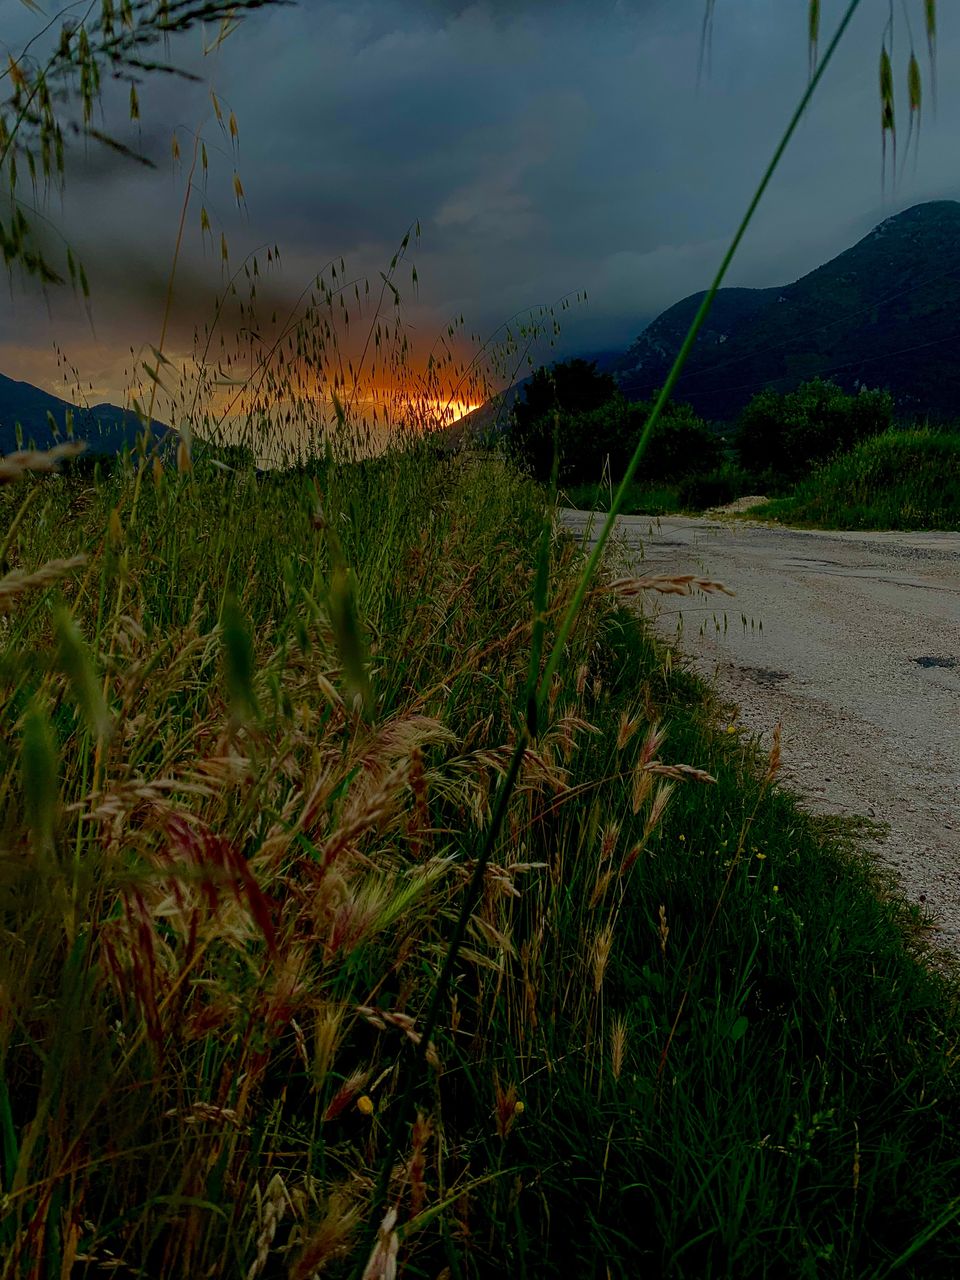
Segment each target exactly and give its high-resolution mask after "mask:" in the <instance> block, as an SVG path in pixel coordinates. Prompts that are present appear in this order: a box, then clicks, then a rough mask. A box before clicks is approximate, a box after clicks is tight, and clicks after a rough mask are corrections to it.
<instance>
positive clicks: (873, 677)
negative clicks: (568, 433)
mask: <svg viewBox="0 0 960 1280" xmlns="http://www.w3.org/2000/svg"><path fill="white" fill-rule="evenodd" d="M590 519H591V518H590V517H589V516H588V515H586V514H584V513H582V512H575V511H566V512H564V513H563V520H564V523H565V524H567V526H568V527H569V528H570V529H571V531H572V532H574V533H577V534H580V535H583V536H584V537H586V538H588V539H589V536H590ZM594 523H595V524H596V518H594ZM611 547H612V549H611V555H613V556H614V557H615V558H616V559H615V564H616V566H617V569H618V571H619V570H620V569H621V568H624V569H627V570H628V571H631V572H636V573H673V572H676V573H697V574H698V576H701V577H709V578H714V579H719V580H720V581H721V582H723V583H724V585H725V586H727V587H729V588H730V589H731V590H733V591H735V592H736V598H735V599H729V598H727V597H724V596H705V595H702V594H701V595H699V596H693V597H691V598H690V599H684V598H678V597H673V596H665V597H659V598H658V599H657V600H656V601H650V602H648V603H646V604H645V606H644V607H645V609H646V611H647V612H649V613H656V614H657V618H656V626H657V629H658V631H659V632H660V633H661V635H663V636H664V637H665V638H666V639H668V640H670V641H671V642H673V643H675V644H676V645H678V646H679V648H681V649H682V650H683V651H684V652H685V653H686V654H688V655H689V656H690V658H691V659H692V660H693V665H694V666H695V668H696V669H697V670H698V671H699V672H700V673H701V674H704V675H706V676H708V677H710V678H711V679H712V680H713V681H714V683H715V685H716V686H717V687H718V689H719V691H720V694H721V696H722V697H723V698H724V700H725V701H728V702H730V703H732V704H734V705H735V706H736V707H737V708H738V712H737V719H738V722H739V723H740V724H742V725H743V726H745V727H746V728H747V729H748V730H749V731H750V732H755V733H758V734H760V735H761V737H762V739H763V741H764V743H765V744H769V741H770V735H771V733H772V730H773V727H774V725H775V724H777V722H778V721H779V722H780V723H781V724H782V750H783V773H782V776H783V780H784V781H785V782H786V783H787V784H788V785H790V786H791V787H793V788H794V789H795V790H797V791H798V792H800V793H801V794H802V795H803V796H804V797H805V799H806V803H807V804H808V805H809V806H810V807H811V808H812V809H814V810H817V811H819V812H826V813H840V814H861V815H864V816H867V817H869V818H871V819H874V820H875V821H877V822H879V823H883V824H886V826H887V827H888V828H889V831H888V834H887V835H886V837H885V838H883V839H882V840H881V842H880V845H879V850H880V853H881V856H882V857H883V858H884V859H885V860H886V861H887V862H888V863H889V864H890V865H892V866H893V867H894V868H895V869H896V870H897V872H898V873H899V875H900V878H901V882H902V884H903V887H904V890H905V891H906V893H907V894H908V895H909V896H910V897H911V898H912V899H913V900H914V901H917V902H921V903H923V904H924V905H925V906H926V908H927V909H928V911H929V912H930V913H931V915H932V917H933V920H934V923H935V928H936V937H935V941H936V942H937V943H938V944H939V945H940V946H942V947H943V948H944V949H947V950H950V951H953V952H954V953H955V954H958V955H960V803H958V802H960V533H953V532H950V533H846V532H843V533H821V532H808V531H802V530H795V529H784V528H780V527H775V526H768V525H760V524H756V523H753V522H749V521H746V520H739V519H729V518H726V519H724V518H720V519H711V518H707V517H701V518H688V517H680V516H668V517H663V518H662V519H660V520H659V521H657V520H651V518H650V517H648V516H623V517H620V519H619V521H618V530H617V535H616V541H615V542H613V543H612V544H611ZM678 606H679V612H678ZM678 625H679V626H680V627H681V630H680V633H679V637H678ZM694 763H695V762H694Z"/></svg>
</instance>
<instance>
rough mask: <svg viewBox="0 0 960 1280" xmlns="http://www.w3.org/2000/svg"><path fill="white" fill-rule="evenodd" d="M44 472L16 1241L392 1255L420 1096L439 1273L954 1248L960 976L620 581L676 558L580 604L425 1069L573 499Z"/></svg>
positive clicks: (9, 1139)
mask: <svg viewBox="0 0 960 1280" xmlns="http://www.w3.org/2000/svg"><path fill="white" fill-rule="evenodd" d="M41 465H43V464H42V463H41ZM14 470H16V467H10V468H9V470H8V471H7V472H5V473H4V478H5V479H10V480H11V483H8V484H5V485H4V486H3V488H2V489H0V503H2V510H3V514H4V527H5V528H6V529H7V530H8V534H7V537H6V539H5V546H4V555H5V557H6V560H7V563H8V565H9V566H12V567H11V569H10V573H8V576H7V578H5V579H4V580H3V606H4V610H5V615H4V621H3V624H2V626H3V631H2V640H3V649H2V658H0V672H2V684H0V700H2V705H0V714H2V716H3V722H4V723H5V724H6V725H8V726H10V728H11V732H10V733H9V734H7V735H6V736H5V737H4V739H3V741H2V743H0V754H2V765H0V776H2V778H3V780H4V784H3V796H2V806H3V812H2V827H0V830H2V833H3V834H2V840H3V844H2V867H3V878H2V882H0V910H2V916H0V919H2V922H3V932H2V946H0V966H2V968H0V991H2V992H3V1018H2V1023H0V1035H2V1039H0V1061H2V1066H3V1072H2V1077H0V1089H2V1092H0V1135H2V1143H3V1163H2V1169H3V1180H4V1181H3V1188H4V1195H3V1200H2V1208H0V1233H2V1249H0V1257H2V1259H3V1262H2V1264H0V1267H2V1270H0V1274H2V1275H3V1276H5V1277H14V1276H21V1275H23V1276H26V1275H33V1274H40V1273H44V1272H46V1273H47V1274H56V1275H70V1276H74V1275H78V1276H79V1275H97V1274H105V1273H106V1271H107V1270H109V1269H117V1268H119V1269H120V1270H121V1272H123V1273H127V1274H133V1275H144V1276H147V1275H151V1276H152V1275H165V1276H167V1275H169V1276H181V1275H182V1276H195V1275H198V1274H209V1275H223V1276H228V1275H231V1276H232V1275H251V1276H257V1275H285V1276H287V1275H289V1276H297V1277H306V1276H310V1275H316V1274H324V1275H327V1274H329V1275H349V1274H359V1271H360V1270H362V1269H363V1267H364V1265H365V1263H366V1262H367V1261H368V1260H369V1257H370V1256H371V1249H372V1248H373V1247H374V1246H375V1241H373V1240H371V1234H370V1232H371V1215H372V1214H373V1205H374V1201H375V1188H376V1184H377V1182H378V1178H379V1177H380V1174H381V1172H382V1169H381V1164H382V1161H383V1159H384V1157H385V1155H386V1156H389V1146H388V1141H389V1135H390V1132H391V1129H392V1126H393V1125H394V1123H395V1121H396V1118H397V1115H398V1112H399V1110H400V1108H401V1106H402V1105H404V1104H403V1101H402V1100H403V1098H404V1097H405V1096H406V1097H407V1098H408V1100H409V1101H410V1102H411V1103H412V1110H411V1111H410V1113H409V1122H408V1123H405V1124H403V1126H402V1128H401V1134H400V1142H399V1147H398V1150H397V1151H396V1154H395V1157H393V1158H390V1167H389V1170H388V1172H389V1181H388V1191H389V1202H390V1204H391V1206H393V1209H395V1210H396V1216H395V1217H394V1218H390V1219H389V1220H388V1228H387V1229H386V1230H385V1232H384V1233H382V1234H381V1237H380V1239H381V1243H383V1247H384V1249H386V1250H388V1251H389V1250H391V1249H397V1250H399V1253H400V1256H402V1258H403V1260H404V1265H405V1266H406V1267H407V1270H408V1273H409V1274H423V1275H436V1274H438V1273H440V1272H441V1271H442V1270H443V1268H444V1267H447V1268H449V1270H450V1274H453V1275H461V1276H472V1275H485V1274H493V1273H498V1274H512V1275H523V1274H528V1275H550V1274H553V1275H558V1276H560V1275H569V1274H570V1273H571V1268H573V1269H575V1270H576V1271H577V1273H578V1274H584V1275H596V1276H606V1275H616V1274H636V1273H637V1272H638V1271H639V1270H643V1271H644V1272H645V1273H646V1274H654V1275H656V1274H662V1275H672V1276H690V1277H694V1276H695V1277H701V1276H709V1275H718V1276H719V1275H737V1276H743V1275H758V1276H759V1275H774V1274H790V1275H797V1276H805V1275H809V1276H811V1277H812V1276H822V1275H837V1276H840V1275H866V1274H870V1275H874V1274H876V1275H882V1274H887V1273H888V1271H890V1270H891V1269H892V1268H894V1267H895V1266H899V1268H900V1273H901V1274H918V1275H920V1274H922V1275H925V1276H932V1275H944V1276H946V1275H951V1274H953V1273H954V1270H955V1260H956V1257H957V1254H958V1251H960V1220H958V1215H957V1199H956V1197H957V1195H958V1190H957V1188H958V1178H960V1156H958V1155H957V1152H956V1146H955V1142H954V1139H953V1134H954V1133H955V1132H956V1126H957V1124H958V1122H960V1088H958V1084H957V1079H956V1071H955V1048H954V1046H955V1044H956V1038H957V1035H956V1033H957V1019H956V994H957V988H956V985H955V983H954V981H953V979H952V978H951V977H949V976H945V975H944V973H943V972H940V973H936V972H934V971H933V970H932V969H931V968H930V967H929V966H928V965H927V964H926V962H925V953H924V942H923V939H924V936H925V930H924V924H923V921H922V919H921V917H920V916H919V914H918V912H917V911H916V910H914V909H911V908H908V907H907V906H905V905H904V904H903V903H902V902H900V901H899V899H898V898H897V897H896V896H895V895H894V894H892V893H891V892H889V885H887V884H885V883H884V882H883V881H882V879H881V878H880V877H879V875H878V873H877V872H876V870H875V868H873V867H872V865H871V864H870V863H869V862H868V861H867V860H866V858H865V857H864V856H863V855H862V854H860V853H858V852H856V850H855V849H854V848H853V847H852V846H850V845H848V844H844V843H838V842H837V840H836V839H835V838H834V837H833V836H831V835H829V834H828V833H826V832H825V831H824V830H823V829H821V828H818V827H817V825H816V824H815V823H813V822H812V821H811V820H810V819H808V818H805V817H803V816H802V815H801V814H800V813H799V812H798V811H797V809H796V808H795V806H794V804H793V802H792V801H791V800H790V798H789V797H788V796H787V795H785V794H784V793H783V792H782V791H781V790H780V789H778V788H777V786H776V785H775V778H776V768H777V759H776V754H774V756H773V757H772V758H770V759H767V758H761V757H759V756H758V755H757V752H756V749H755V748H754V746H753V745H752V744H751V742H750V741H748V740H747V739H746V738H745V737H744V736H743V735H742V734H741V733H740V732H738V731H737V729H736V726H735V725H731V724H728V723H726V721H725V719H724V718H723V717H721V716H720V709H718V708H717V707H716V706H715V704H714V703H713V701H712V699H711V695H710V693H709V691H708V690H707V689H706V688H705V687H704V686H703V685H701V684H699V683H698V682H697V681H696V680H695V679H693V677H692V676H690V675H689V674H688V673H686V672H685V671H684V670H682V669H681V667H680V666H679V665H677V664H675V663H674V662H673V661H672V660H671V659H670V657H669V655H668V654H667V653H666V651H664V650H663V649H661V648H659V647H658V646H657V644H655V643H654V641H653V640H652V639H651V637H650V635H649V634H648V632H647V631H646V629H645V627H644V625H643V624H642V622H641V621H639V620H638V618H637V617H636V615H635V613H634V612H633V611H632V603H633V602H634V601H635V600H636V598H637V596H638V595H639V594H640V593H642V592H644V591H646V590H648V589H650V587H651V586H652V585H653V586H659V587H660V588H661V589H667V590H684V589H689V584H688V585H687V587H686V588H685V587H684V584H682V583H669V582H659V583H656V584H650V583H645V582H644V581H642V580H640V581H637V580H632V581H631V580H628V581H621V582H620V583H619V585H617V584H614V583H611V582H609V581H606V582H601V583H599V584H598V585H597V586H596V588H595V589H594V591H593V592H592V593H591V594H590V595H589V597H588V600H587V604H586V607H585V611H584V613H583V615H582V616H581V619H580V622H579V624H578V626H577V628H576V629H575V631H574V633H573V634H572V636H571V639H570V641H569V643H568V646H567V649H566V654H565V661H564V662H563V663H562V664H561V666H560V667H559V669H558V674H557V676H556V678H555V679H554V681H553V683H552V685H551V687H550V692H549V699H548V714H547V716H546V719H545V724H544V727H543V730H542V732H541V734H540V735H539V737H538V739H537V741H536V742H535V743H534V744H532V745H531V747H530V748H529V750H528V753H527V755H526V758H525V762H524V765H523V768H522V771H521V773H520V776H519V782H518V786H517V788H516V790H515V791H514V793H513V796H512V798H511V801H510V806H509V812H508V816H507V820H506V821H505V822H504V824H503V826H502V828H501V834H500V836H499V838H498V839H497V842H496V846H495V848H494V850H493V851H492V855H491V857H490V861H489V865H488V867H487V870H486V872H485V874H484V880H483V891H482V894H481V896H480V898H479V901H478V902H477V905H476V908H475V910H474V911H473V912H472V914H471V918H470V921H469V925H468V928H467V933H466V937H465V941H464V945H463V947H462V949H461V950H460V952H459V955H458V957H457V961H456V965H455V968H454V972H453V976H452V982H451V986H450V989H449V994H448V997H447V998H446V999H445V1001H444V1004H443V1007H442V1009H441V1011H440V1017H439V1020H438V1022H437V1024H436V1028H435V1031H434V1034H433V1036H432V1044H431V1046H430V1048H429V1049H428V1050H427V1052H426V1055H425V1058H426V1060H425V1062H423V1063H422V1064H420V1066H419V1067H418V1066H417V1065H416V1063H417V1059H416V1048H415V1044H414V1042H415V1041H416V1039H417V1037H418V1035H419V1034H420V1029H421V1028H422V1027H423V1024H424V1018H425V1011H426V1009H427V1006H428V1005H429V1003H430V1000H431V995H432V993H433V991H434V990H435V984H436V982H437V974H438V971H439V969H440V967H441V965H442V962H443V957H444V954H445V948H446V947H447V945H448V943H449V941H450V938H451V935H452V932H453V930H454V929H455V919H456V913H457V910H458V907H459V905H460V904H461V903H462V901H463V895H464V885H465V879H466V877H467V876H468V875H469V872H470V868H471V866H472V865H473V860H474V859H475V858H476V853H477V848H478V840H479V838H480V833H481V831H482V829H483V828H484V827H485V825H486V824H487V822H488V820H489V806H490V805H491V802H492V796H493V794H494V788H495V785H496V783H497V780H498V778H500V777H501V776H502V775H503V773H504V772H505V770H506V769H507V767H508V762H509V759H510V752H511V748H512V745H513V742H514V741H515V738H516V735H517V732H518V721H517V707H518V705H522V698H521V697H520V694H521V693H522V690H523V687H524V684H525V681H526V665H527V660H528V657H527V656H528V653H529V648H530V644H531V628H532V626H533V622H532V614H531V608H530V598H531V592H532V591H533V589H534V583H535V579H536V563H537V553H536V550H535V548H536V544H537V541H538V530H539V528H540V523H541V515H542V508H543V498H542V492H541V491H540V490H539V489H538V488H537V487H536V486H535V485H534V484H533V483H531V482H530V481H529V480H525V479H523V478H522V477H521V476H520V475H518V474H517V473H516V472H514V471H513V470H512V469H511V468H510V467H509V466H507V465H504V464H501V463H496V462H492V461H491V460H490V459H489V458H488V457H486V456H483V457H480V458H471V457H457V458H449V457H444V456H443V455H438V454H437V453H436V452H434V451H432V450H430V449H429V448H427V447H425V446H420V447H416V448H413V449H410V450H406V451H397V452H391V453H389V454H387V455H386V456H385V457H383V458H381V459H379V460H378V461H376V462H370V463H364V464H352V465H336V466H335V465H332V464H330V463H324V462H322V461H320V462H317V463H315V464H313V465H312V466H310V467H308V468H303V469H299V470H296V471H292V472H288V473H285V474H276V475H271V476H269V477H262V476H261V477H258V476H257V475H256V473H254V472H253V471H251V470H247V471H243V472H232V473H231V472H224V471H223V470H222V469H220V468H217V467H215V466H213V465H212V462H210V461H208V462H206V463H204V462H198V463H197V464H196V465H195V466H194V468H193V469H192V470H185V471H182V472H178V471H177V470H175V469H171V468H170V467H169V466H164V465H160V466H158V467H157V468H155V469H154V470H153V471H151V472H148V473H145V474H143V475H142V476H141V480H140V489H139V493H138V494H137V493H136V490H137V485H138V481H137V476H136V473H135V472H134V471H133V470H132V469H131V468H130V467H129V466H128V467H124V466H121V467H118V468H115V469H114V470H113V472H112V473H111V474H110V475H108V476H106V477H103V476H99V475H94V476H90V475H89V474H86V475H85V474H83V472H79V471H78V472H76V473H74V474H73V475H72V476H70V477H68V478H62V477H56V476H52V475H46V474H36V475H32V476H31V475H29V474H26V473H24V474H20V475H18V477H17V479H16V480H15V481H13V480H12V477H11V472H12V471H14ZM135 495H136V496H135ZM135 501H136V510H135V511H134V509H133V504H134V502H135ZM81 556H85V557H86V559H85V561H84V562H83V563H80V562H79V559H78V558H79V557H81ZM550 558H551V582H552V587H551V596H550V600H549V608H548V624H547V625H548V630H550V631H552V628H553V625H554V620H555V619H556V618H557V616H558V615H559V613H560V612H562V609H563V606H564V604H565V603H566V601H568V600H569V597H570V593H571V591H572V590H573V587H574V583H575V581H576V579H577V575H578V573H579V569H580V556H579V553H578V551H577V548H576V547H575V546H574V545H573V543H572V542H571V541H570V540H569V539H568V537H566V536H565V535H562V534H560V533H557V534H556V535H555V536H554V537H553V538H552V540H551V550H550ZM703 590H704V591H706V592H708V593H709V599H712V600H713V602H714V607H715V609H716V610H717V612H718V614H719V613H721V612H722V610H723V601H724V597H723V596H722V594H718V593H717V592H716V590H715V588H714V586H713V584H703ZM677 600H678V603H679V604H680V605H683V604H684V598H683V596H679V597H677ZM878 889H879V893H878ZM401 1114H402V1113H401ZM372 1225H374V1226H375V1225H376V1223H375V1222H374V1223H373V1224H372ZM369 1274H389V1272H387V1271H374V1272H370V1273H369Z"/></svg>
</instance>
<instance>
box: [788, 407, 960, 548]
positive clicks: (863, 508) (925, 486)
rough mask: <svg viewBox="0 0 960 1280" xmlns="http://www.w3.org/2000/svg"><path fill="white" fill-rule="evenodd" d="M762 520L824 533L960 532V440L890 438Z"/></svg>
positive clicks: (849, 456)
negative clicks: (848, 530) (885, 530)
mask: <svg viewBox="0 0 960 1280" xmlns="http://www.w3.org/2000/svg"><path fill="white" fill-rule="evenodd" d="M762 513H763V515H764V516H767V517H770V518H772V519H775V520H783V521H785V522H786V523H788V524H799V525H808V526H812V527H815V528H820V529H957V528H960V435H958V434H957V433H955V432H954V433H949V432H943V431H940V432H937V431H930V430H925V429H910V430H902V431H887V432H885V433H884V434H883V435H879V436H875V437H873V438H872V439H869V440H865V441H863V442H862V443H860V444H859V445H857V446H856V447H855V448H854V449H852V450H851V451H850V452H849V453H846V454H842V455H841V456H840V457H838V458H835V459H834V460H833V461H832V462H830V463H828V464H827V465H825V466H823V467H820V468H819V469H818V470H816V471H815V472H814V473H813V475H811V476H809V477H808V478H807V479H806V480H804V481H802V482H801V483H800V484H799V485H798V486H797V487H796V489H795V490H794V491H793V493H791V494H789V495H788V496H786V497H784V498H781V499H778V500H777V501H775V502H771V503H768V504H767V505H766V506H764V507H763V508H762Z"/></svg>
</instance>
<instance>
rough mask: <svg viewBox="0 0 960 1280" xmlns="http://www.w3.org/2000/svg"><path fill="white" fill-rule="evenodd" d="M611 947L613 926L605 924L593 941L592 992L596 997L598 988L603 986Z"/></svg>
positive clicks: (598, 991) (598, 992)
mask: <svg viewBox="0 0 960 1280" xmlns="http://www.w3.org/2000/svg"><path fill="white" fill-rule="evenodd" d="M612 946H613V925H612V924H605V925H604V926H603V928H602V929H599V930H598V931H597V936H596V937H595V938H594V940H593V957H592V961H593V990H594V993H595V994H596V995H599V994H600V988H601V987H602V986H603V978H604V974H605V973H606V972H607V964H608V962H609V960H610V949H611V947H612Z"/></svg>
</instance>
